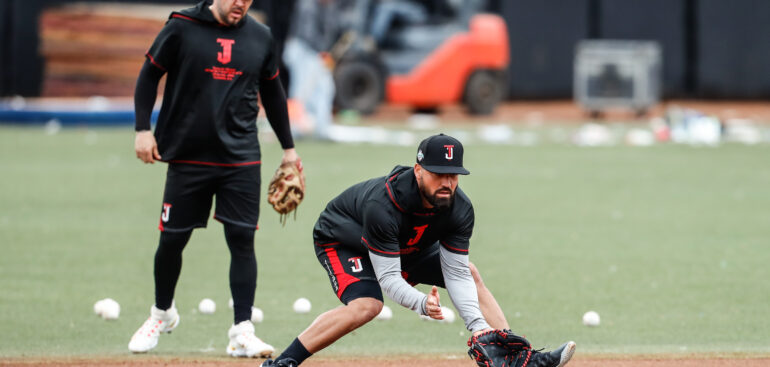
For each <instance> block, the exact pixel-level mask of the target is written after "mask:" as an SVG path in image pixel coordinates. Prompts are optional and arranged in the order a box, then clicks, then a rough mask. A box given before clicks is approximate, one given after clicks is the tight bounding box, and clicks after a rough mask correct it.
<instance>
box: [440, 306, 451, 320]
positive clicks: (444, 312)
mask: <svg viewBox="0 0 770 367" xmlns="http://www.w3.org/2000/svg"><path fill="white" fill-rule="evenodd" d="M441 314H442V315H444V319H443V320H440V321H443V322H447V323H452V322H455V312H454V311H452V309H451V308H449V307H444V306H441Z"/></svg>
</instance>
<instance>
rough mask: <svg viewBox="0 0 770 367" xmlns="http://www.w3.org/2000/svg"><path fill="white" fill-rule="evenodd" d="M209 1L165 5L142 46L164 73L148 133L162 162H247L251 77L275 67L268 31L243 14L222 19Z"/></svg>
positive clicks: (253, 97) (255, 87) (250, 160)
mask: <svg viewBox="0 0 770 367" xmlns="http://www.w3.org/2000/svg"><path fill="white" fill-rule="evenodd" d="M209 5H210V2H207V1H202V2H200V3H199V4H198V5H197V6H195V7H193V8H189V9H185V10H182V11H179V12H173V13H171V15H170V16H169V20H168V22H167V23H166V25H165V27H164V28H163V30H161V32H160V34H158V36H157V38H156V39H155V42H154V43H153V45H152V47H151V48H150V50H149V52H147V58H148V60H150V62H152V64H153V65H155V66H156V67H158V68H159V69H161V70H163V71H165V72H167V73H168V76H167V80H166V87H165V92H164V95H163V104H162V106H161V110H160V115H159V117H158V123H157V126H156V129H155V138H156V140H157V142H158V148H159V151H160V155H161V156H162V157H163V160H164V161H167V162H187V163H203V164H219V165H241V164H255V163H258V162H259V160H260V149H259V141H258V139H257V126H256V123H255V122H256V118H257V113H258V112H259V107H258V105H257V93H258V91H259V83H260V80H261V79H273V78H275V77H276V76H277V74H278V67H277V57H276V55H275V51H274V50H275V47H274V41H273V37H272V35H271V33H270V30H269V28H268V27H267V26H265V25H262V24H260V23H258V22H256V21H255V20H254V19H252V18H251V17H249V16H248V15H245V14H244V16H243V19H242V20H241V21H240V22H239V23H237V24H236V25H234V26H223V25H221V24H220V23H218V22H217V21H216V19H215V18H214V16H213V14H212V13H211V11H210V10H209V8H208V7H209Z"/></svg>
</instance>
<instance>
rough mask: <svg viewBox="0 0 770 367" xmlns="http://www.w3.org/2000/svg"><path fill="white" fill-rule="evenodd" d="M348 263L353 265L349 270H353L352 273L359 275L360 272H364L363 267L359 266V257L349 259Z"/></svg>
mask: <svg viewBox="0 0 770 367" xmlns="http://www.w3.org/2000/svg"><path fill="white" fill-rule="evenodd" d="M348 261H350V262H352V263H353V266H352V267H351V268H350V269H351V270H353V272H354V273H360V272H361V270H364V267H363V266H361V257H358V256H357V257H351V258H349V259H348Z"/></svg>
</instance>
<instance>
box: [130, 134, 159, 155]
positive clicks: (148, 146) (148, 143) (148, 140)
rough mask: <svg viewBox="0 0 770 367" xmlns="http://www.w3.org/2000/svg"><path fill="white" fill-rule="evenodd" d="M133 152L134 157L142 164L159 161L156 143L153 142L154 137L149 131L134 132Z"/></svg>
mask: <svg viewBox="0 0 770 367" xmlns="http://www.w3.org/2000/svg"><path fill="white" fill-rule="evenodd" d="M134 150H135V151H136V157H137V158H139V159H140V160H142V162H144V163H155V161H156V160H160V153H158V143H157V142H155V136H154V135H152V131H150V130H144V131H137V132H136V139H134Z"/></svg>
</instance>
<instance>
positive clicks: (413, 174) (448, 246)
mask: <svg viewBox="0 0 770 367" xmlns="http://www.w3.org/2000/svg"><path fill="white" fill-rule="evenodd" d="M467 174H469V172H468V171H467V170H466V169H465V168H464V167H463V146H462V144H461V143H460V142H459V141H458V140H456V139H454V138H452V137H450V136H447V135H443V134H440V135H434V136H431V137H428V138H427V139H425V140H423V141H422V142H421V143H420V145H419V148H418V150H417V162H416V164H415V165H414V166H413V167H405V166H396V167H395V168H394V169H393V171H391V172H390V173H389V174H388V175H387V176H384V177H379V178H374V179H370V180H368V181H364V182H361V183H359V184H356V185H354V186H352V187H350V188H348V189H347V190H345V191H344V192H342V194H340V195H339V196H337V197H336V198H334V199H333V200H332V201H331V202H329V204H328V205H327V206H326V209H325V210H324V211H323V212H322V213H321V216H320V218H319V219H318V221H317V222H316V224H315V227H314V229H313V240H314V242H315V246H314V247H315V251H316V256H317V257H318V260H319V261H320V263H321V265H322V266H323V268H324V270H325V271H326V273H327V275H328V276H329V280H330V281H331V285H332V289H333V290H334V293H335V294H336V295H337V297H338V298H339V300H340V301H341V302H342V303H343V304H344V306H341V307H337V308H335V309H332V310H329V311H327V312H325V313H323V314H321V315H320V316H318V317H317V318H316V319H315V321H313V323H312V324H311V325H310V326H309V327H308V328H307V329H305V331H303V332H302V333H301V334H300V335H299V336H298V337H297V338H296V339H294V341H293V342H292V343H291V345H289V347H288V348H286V350H284V351H283V353H282V354H281V355H280V356H279V357H278V358H276V359H275V360H270V359H268V360H266V361H265V362H264V363H263V364H262V366H263V367H267V366H280V367H289V366H296V365H299V364H301V363H302V362H303V361H304V360H305V359H307V358H308V357H310V356H311V355H312V354H314V353H317V352H318V351H320V350H322V349H323V348H325V347H327V346H329V345H330V344H332V343H334V342H335V341H336V340H337V339H339V338H341V337H342V336H344V335H346V334H348V333H350V332H351V331H353V330H355V329H357V328H358V327H360V326H362V325H364V324H366V323H367V322H369V321H371V320H372V319H373V318H374V317H375V316H377V314H379V312H380V310H382V306H383V303H382V301H383V298H382V291H383V290H384V292H385V293H386V294H387V295H388V297H390V298H391V299H392V300H393V301H395V302H397V303H398V304H400V305H402V306H404V307H406V308H409V309H411V310H413V311H415V312H417V313H419V314H420V315H426V316H429V317H430V318H433V319H438V320H440V319H443V315H442V313H441V307H440V304H439V294H438V290H437V287H444V288H446V290H447V292H448V293H449V296H450V298H451V300H452V303H454V305H455V308H456V309H457V311H458V312H459V314H460V316H461V317H462V319H463V320H464V322H465V327H466V328H467V329H468V330H470V331H471V332H472V333H473V338H472V341H471V342H469V345H471V344H472V346H473V348H472V350H476V351H478V353H476V352H474V353H475V354H476V355H472V357H474V359H476V361H477V363H478V364H479V365H480V366H484V365H486V366H491V365H494V366H498V365H500V364H498V363H494V362H500V361H507V362H506V363H510V362H511V361H515V363H514V364H513V365H514V366H519V367H521V366H525V365H530V366H535V367H557V366H559V367H560V366H563V365H564V364H565V363H567V361H568V360H569V359H570V358H571V357H572V354H573V353H574V351H575V343H574V342H568V343H565V344H564V345H562V346H561V347H560V348H558V349H556V350H554V351H552V352H547V353H540V352H537V351H533V350H531V348H530V347H529V343H528V342H526V340H525V339H523V338H521V337H518V336H515V335H514V334H513V333H511V332H510V330H507V329H509V327H508V322H507V321H506V319H505V316H504V315H503V312H502V310H501V309H500V307H499V306H498V304H497V301H496V300H495V298H494V297H493V296H492V294H491V293H490V291H489V290H488V289H487V288H486V287H485V285H484V283H483V281H482V279H481V276H480V275H479V272H478V270H477V269H476V267H475V266H474V265H473V264H472V263H470V262H469V260H468V249H469V245H470V238H471V233H472V232H473V225H474V212H473V206H472V205H471V201H470V199H468V197H467V196H466V195H465V193H464V192H463V191H462V190H461V189H460V188H459V187H458V186H457V184H458V175H467ZM420 283H421V284H429V285H433V287H432V289H431V291H430V293H429V294H424V293H422V292H420V291H419V290H417V289H416V288H414V285H416V284H420ZM500 345H506V346H507V347H510V350H504V349H505V348H499V346H500ZM496 349H499V350H496ZM482 350H484V351H483V352H482ZM498 355H499V357H495V356H498ZM490 357H491V358H490ZM484 358H487V360H484ZM496 358H497V359H496ZM485 363H487V364H485ZM505 365H506V366H507V365H508V364H505Z"/></svg>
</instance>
